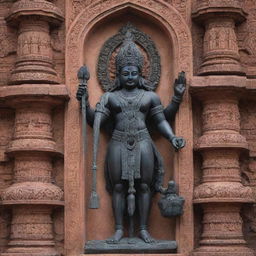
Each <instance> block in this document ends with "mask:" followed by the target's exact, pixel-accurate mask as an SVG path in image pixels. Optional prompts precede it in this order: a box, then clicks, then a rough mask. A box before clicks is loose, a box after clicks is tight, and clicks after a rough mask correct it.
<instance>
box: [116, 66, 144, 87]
mask: <svg viewBox="0 0 256 256" xmlns="http://www.w3.org/2000/svg"><path fill="white" fill-rule="evenodd" d="M139 78H140V72H139V68H138V67H136V66H126V67H123V68H122V69H121V71H120V74H119V79H120V83H121V86H122V87H124V88H126V89H133V88H135V87H136V86H137V85H138V84H139Z"/></svg>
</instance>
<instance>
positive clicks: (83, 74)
mask: <svg viewBox="0 0 256 256" xmlns="http://www.w3.org/2000/svg"><path fill="white" fill-rule="evenodd" d="M77 77H78V79H79V86H81V87H84V88H85V91H86V90H87V82H88V80H89V79H90V73H89V70H88V68H87V67H86V66H82V67H81V68H80V69H79V70H78V73H77ZM86 97H87V95H86V93H84V94H83V96H82V138H83V144H82V152H83V154H84V159H85V157H86V141H87V134H86V101H87V98H86ZM83 164H84V165H85V161H84V163H83ZM95 172H96V170H95ZM95 172H94V171H93V181H92V183H93V186H92V192H91V197H90V203H89V208H92V209H97V208H99V207H97V198H98V195H97V192H96V175H95Z"/></svg>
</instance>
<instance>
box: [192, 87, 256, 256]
mask: <svg viewBox="0 0 256 256" xmlns="http://www.w3.org/2000/svg"><path fill="white" fill-rule="evenodd" d="M196 94H197V96H198V97H199V98H200V99H201V100H202V103H203V115H202V123H203V124H202V126H203V127H202V128H203V134H202V136H201V137H200V138H199V139H198V142H197V145H196V149H197V150H199V151H200V152H201V154H202V157H203V163H202V183H201V184H200V185H199V186H197V187H196V188H195V191H194V203H196V204H201V206H202V209H203V223H202V224H203V232H202V234H201V239H200V245H199V248H197V249H196V250H195V251H194V253H193V255H200V256H201V255H202V256H203V255H205V256H206V255H207V256H222V255H223V256H224V255H225V256H228V255H230V256H231V255H232V256H238V255H239V256H247V255H248V256H249V255H251V256H252V255H254V254H253V251H252V250H251V249H249V248H247V246H246V242H245V240H244V238H243V233H242V218H241V216H240V210H241V206H242V204H243V203H250V202H253V201H254V198H253V193H252V190H251V188H250V187H246V186H243V185H242V183H241V173H240V166H239V157H240V153H241V152H242V151H244V150H247V148H248V145H247V142H246V140H245V138H244V137H243V136H242V135H241V134H240V115H239V109H238V97H237V96H236V95H238V94H239V90H238V91H236V90H234V89H223V88H219V89H217V88H214V89H209V88H204V90H203V91H198V92H197V93H196Z"/></svg>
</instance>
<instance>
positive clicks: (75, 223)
mask: <svg viewBox="0 0 256 256" xmlns="http://www.w3.org/2000/svg"><path fill="white" fill-rule="evenodd" d="M125 8H129V9H132V10H134V11H136V12H142V13H144V14H145V15H149V17H153V18H155V19H156V20H157V21H158V22H159V24H161V25H162V26H163V27H164V28H165V29H166V31H167V33H168V34H169V35H170V38H171V39H172V41H173V48H174V57H175V58H176V61H175V66H174V72H175V73H176V74H177V73H178V71H180V70H184V71H185V72H186V74H187V75H188V78H189V77H191V76H192V74H193V62H192V56H193V55H192V36H191V32H190V29H189V26H188V25H187V23H186V21H185V20H184V18H183V17H182V16H181V15H180V14H179V13H178V12H177V11H176V10H175V9H174V8H173V7H172V6H171V5H170V4H168V3H166V2H164V1H163V0H147V4H145V0H95V1H93V2H92V3H91V4H90V5H89V6H87V7H86V8H84V9H81V12H80V14H79V15H77V17H76V18H75V19H74V21H73V22H72V23H71V24H70V26H69V27H68V31H67V34H66V85H67V87H68V89H69V90H70V95H71V98H70V101H69V104H68V108H67V111H66V115H65V117H66V120H65V123H66V124H67V123H69V124H72V125H71V126H66V127H72V132H65V145H66V147H65V156H68V157H65V166H64V168H65V186H64V189H65V202H66V205H65V229H66V230H67V232H65V248H66V254H67V256H71V255H72V256H73V255H76V254H77V255H78V254H80V253H81V250H83V246H84V242H85V219H86V218H85V200H84V195H85V189H84V187H85V186H84V180H85V179H84V172H83V169H82V168H81V165H80V163H79V162H78V161H77V156H78V155H82V153H81V145H80V143H77V142H78V141H80V140H81V137H80V136H81V128H80V121H79V120H80V118H79V115H80V113H79V111H78V108H79V104H78V103H77V100H76V99H75V94H76V91H77V82H78V81H77V75H76V74H77V70H78V69H79V68H80V66H81V65H83V61H84V57H83V55H82V54H81V53H82V52H83V50H84V41H85V39H86V36H87V35H88V33H89V32H90V30H91V29H92V27H93V26H95V24H97V23H99V22H101V21H102V20H104V19H105V18H106V17H110V16H111V15H113V14H114V13H116V12H118V11H120V10H124V9H125ZM99 13H100V15H99ZM184 96H185V97H184V101H183V102H185V103H186V105H187V106H189V103H188V101H189V97H188V93H187V94H186V95H184ZM186 105H185V104H183V106H181V108H180V113H181V112H182V114H179V118H177V120H176V132H177V134H181V135H182V134H184V133H185V134H187V136H188V137H189V138H190V139H189V140H188V143H187V147H186V148H184V149H183V150H182V153H181V154H180V155H179V161H178V166H177V173H178V175H177V181H178V183H179V190H180V193H182V194H183V195H185V199H186V205H185V209H186V210H185V212H184V215H183V216H182V221H181V222H180V223H181V224H180V225H179V232H178V233H177V234H178V235H177V237H176V239H177V241H178V242H179V248H180V251H179V252H180V253H184V254H188V252H190V251H191V250H193V248H194V240H193V225H192V223H193V214H192V212H193V204H192V200H193V185H192V184H193V180H194V179H193V167H192V165H191V162H189V163H188V161H190V159H193V155H192V152H193V143H191V142H192V141H193V140H192V139H191V138H193V134H192V125H191V124H190V123H189V124H188V125H184V123H187V122H188V117H190V116H191V114H190V111H191V108H186V107H185V106H186ZM190 119H191V120H192V118H190ZM66 130H68V128H66ZM188 184H189V185H188ZM73 209H76V211H74V210H73ZM184 234H186V235H185V236H184ZM188 234H191V236H189V235H188Z"/></svg>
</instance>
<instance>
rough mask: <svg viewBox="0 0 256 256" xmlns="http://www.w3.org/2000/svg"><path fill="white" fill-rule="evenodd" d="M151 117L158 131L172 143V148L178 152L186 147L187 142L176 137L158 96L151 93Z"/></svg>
mask: <svg viewBox="0 0 256 256" xmlns="http://www.w3.org/2000/svg"><path fill="white" fill-rule="evenodd" d="M150 115H151V117H152V119H153V120H154V122H155V124H156V127H157V129H158V131H159V132H160V133H161V134H162V135H163V136H164V137H165V138H166V139H167V140H169V141H170V142H171V144H172V146H173V147H174V148H175V149H176V150H178V149H180V148H182V147H184V145H185V140H184V139H183V138H181V137H177V136H175V134H174V133H173V130H172V128H171V126H170V124H169V123H168V122H167V120H166V118H165V115H164V112H163V106H162V104H161V101H160V99H159V97H158V95H157V94H155V93H153V92H152V93H151V109H150Z"/></svg>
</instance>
